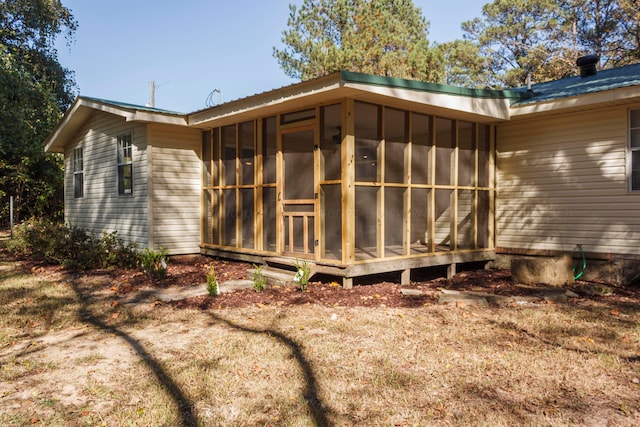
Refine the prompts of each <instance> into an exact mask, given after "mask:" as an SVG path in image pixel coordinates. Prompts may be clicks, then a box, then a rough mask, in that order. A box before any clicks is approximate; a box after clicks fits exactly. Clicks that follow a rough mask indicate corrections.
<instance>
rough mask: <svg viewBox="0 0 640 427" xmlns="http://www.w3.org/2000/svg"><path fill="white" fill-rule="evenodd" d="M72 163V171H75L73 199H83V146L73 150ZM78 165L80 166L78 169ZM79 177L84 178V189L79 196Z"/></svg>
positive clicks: (81, 189)
mask: <svg viewBox="0 0 640 427" xmlns="http://www.w3.org/2000/svg"><path fill="white" fill-rule="evenodd" d="M78 153H80V156H78V155H77V154H78ZM71 162H72V163H73V165H72V169H73V198H74V199H81V198H83V197H84V147H83V146H82V145H80V146H78V147H75V148H74V149H73V155H72V159H71ZM78 164H80V165H79V166H80V167H78ZM78 175H81V176H82V188H80V195H78V189H77V187H76V185H77V179H76V177H77V176H78Z"/></svg>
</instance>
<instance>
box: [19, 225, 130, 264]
mask: <svg viewBox="0 0 640 427" xmlns="http://www.w3.org/2000/svg"><path fill="white" fill-rule="evenodd" d="M8 249H9V250H10V251H12V252H13V253H14V254H16V255H18V256H23V257H31V258H33V259H36V260H41V261H48V262H54V263H56V264H60V265H62V266H63V267H64V268H68V269H72V270H86V269H90V268H100V267H102V268H109V267H134V266H136V265H137V261H138V255H137V252H136V247H135V244H132V243H126V242H124V241H123V240H122V239H120V238H119V237H118V236H117V233H116V232H113V233H109V234H106V233H105V234H103V235H102V237H101V238H98V237H96V236H94V235H92V234H90V233H88V232H87V231H85V230H83V229H81V228H77V227H69V226H67V225H65V224H63V223H61V222H58V221H51V220H47V219H31V220H28V221H25V222H24V223H22V224H19V225H17V226H16V227H15V230H14V238H13V239H12V240H11V241H10V242H9V245H8Z"/></svg>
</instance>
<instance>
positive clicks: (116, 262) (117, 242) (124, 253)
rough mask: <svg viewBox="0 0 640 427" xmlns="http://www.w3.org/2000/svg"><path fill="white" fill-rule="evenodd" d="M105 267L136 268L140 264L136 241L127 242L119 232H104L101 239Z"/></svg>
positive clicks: (102, 259) (102, 258) (102, 260)
mask: <svg viewBox="0 0 640 427" xmlns="http://www.w3.org/2000/svg"><path fill="white" fill-rule="evenodd" d="M99 245H100V248H99V250H100V253H101V254H102V255H101V257H100V258H101V263H102V266H103V267H112V266H117V267H122V268H134V267H136V266H137V265H138V248H137V245H136V244H135V243H132V242H125V241H124V240H123V239H121V238H120V237H118V232H117V231H113V232H111V233H103V234H102V238H101V239H100V241H99Z"/></svg>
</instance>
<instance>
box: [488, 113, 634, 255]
mask: <svg viewBox="0 0 640 427" xmlns="http://www.w3.org/2000/svg"><path fill="white" fill-rule="evenodd" d="M627 114H628V109H627V108H623V107H614V108H609V109H604V110H600V111H589V112H584V113H574V114H565V115H558V116H555V117H545V118H541V119H538V120H526V121H517V122H511V123H505V124H501V125H499V126H498V128H497V164H496V167H497V213H496V230H497V246H498V247H501V248H511V249H534V250H559V251H573V250H575V249H576V245H577V244H582V245H583V248H584V250H585V251H586V252H598V253H615V254H639V253H640V194H632V193H629V192H628V191H627V188H628V185H627V176H626V166H625V159H626V150H627Z"/></svg>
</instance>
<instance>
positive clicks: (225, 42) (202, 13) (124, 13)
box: [58, 0, 487, 112]
mask: <svg viewBox="0 0 640 427" xmlns="http://www.w3.org/2000/svg"><path fill="white" fill-rule="evenodd" d="M486 2H487V1H484V0H447V1H442V0H414V4H415V5H416V6H418V7H420V8H421V9H422V12H423V14H424V15H425V17H426V18H427V20H428V21H430V23H431V25H430V27H429V28H430V30H429V40H431V41H437V42H446V41H450V40H454V39H456V38H460V37H461V34H462V33H461V31H460V24H461V23H462V22H463V21H466V20H469V19H472V18H474V17H479V16H480V15H481V9H482V5H483V4H485V3H486ZM62 3H63V4H64V5H65V6H66V7H68V8H69V9H71V11H72V13H73V15H74V16H75V18H76V20H77V21H78V24H79V27H78V30H77V31H76V33H75V41H73V42H72V43H71V44H70V45H69V46H67V45H66V44H65V42H64V40H59V43H58V55H59V59H60V62H61V63H62V65H63V66H64V67H66V68H68V69H70V70H73V71H74V72H75V80H76V83H77V84H78V86H79V88H80V94H82V95H86V96H93V97H98V98H104V99H110V100H116V101H122V102H130V103H134V104H142V105H144V104H146V103H147V102H148V101H149V100H150V86H151V81H152V80H154V81H155V84H156V92H155V105H156V107H158V108H165V109H168V110H174V111H181V112H191V111H195V110H199V109H202V108H204V107H205V101H206V99H207V96H208V95H209V94H210V93H211V91H213V90H214V89H220V91H221V100H222V102H226V101H230V100H234V99H238V98H242V97H246V96H250V95H253V94H255V93H260V92H264V91H268V90H271V89H276V88H279V87H281V86H285V85H288V84H291V83H295V81H294V80H292V79H290V78H289V77H287V76H286V75H285V74H284V72H283V71H282V70H281V69H280V67H279V65H278V62H277V61H276V59H275V58H274V57H273V55H272V52H273V47H274V46H276V47H278V48H281V47H282V42H281V36H282V31H283V30H285V29H286V24H287V18H288V16H289V4H290V3H294V4H297V5H300V4H302V0H234V1H224V0H181V1H157V0H126V1H125V0H91V1H89V0H62ZM217 96H218V95H217V93H216V94H215V95H214V99H215V100H217Z"/></svg>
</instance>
